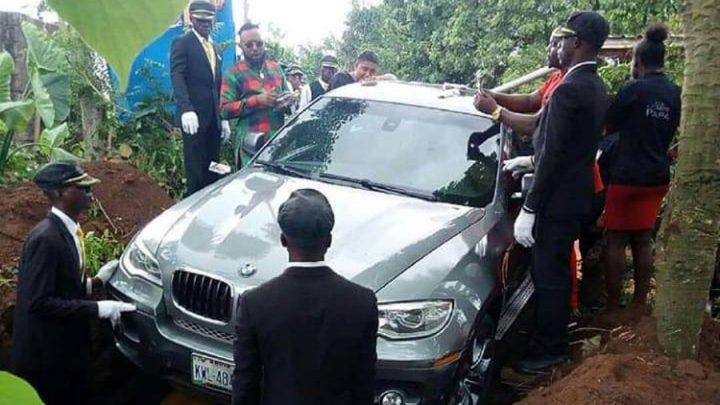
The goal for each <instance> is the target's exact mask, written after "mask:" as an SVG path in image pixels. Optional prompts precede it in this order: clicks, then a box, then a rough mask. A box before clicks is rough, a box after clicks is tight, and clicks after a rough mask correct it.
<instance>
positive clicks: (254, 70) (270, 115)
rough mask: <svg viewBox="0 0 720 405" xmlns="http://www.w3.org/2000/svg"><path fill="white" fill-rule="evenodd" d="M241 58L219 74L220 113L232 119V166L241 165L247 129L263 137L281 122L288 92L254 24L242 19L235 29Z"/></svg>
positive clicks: (282, 75) (225, 117) (280, 71)
mask: <svg viewBox="0 0 720 405" xmlns="http://www.w3.org/2000/svg"><path fill="white" fill-rule="evenodd" d="M238 36H239V38H240V43H239V45H240V48H241V49H242V53H243V60H241V61H239V62H237V63H236V64H235V65H234V66H233V67H232V68H230V69H229V70H228V71H227V72H226V73H225V76H224V77H223V81H222V87H221V89H220V114H221V115H222V117H223V118H224V119H227V120H235V124H234V131H233V132H234V134H235V136H234V137H233V153H234V155H235V164H236V167H238V168H239V167H240V166H241V165H242V160H241V159H242V158H243V156H242V149H241V146H242V140H243V138H244V137H245V135H246V134H247V133H249V132H261V133H264V134H265V135H266V139H269V138H270V137H272V135H273V134H274V133H275V131H277V130H278V129H280V127H281V126H282V125H283V123H284V122H285V110H286V109H285V107H287V102H288V101H289V99H290V98H291V97H290V93H289V88H288V87H287V82H286V81H285V74H284V72H283V70H282V68H281V67H280V65H279V64H278V63H277V62H275V61H273V60H269V59H267V58H266V54H265V42H264V41H263V39H262V35H261V34H260V29H259V27H258V26H257V25H256V24H253V23H250V22H248V23H245V24H244V25H243V26H242V27H240V30H239V31H238Z"/></svg>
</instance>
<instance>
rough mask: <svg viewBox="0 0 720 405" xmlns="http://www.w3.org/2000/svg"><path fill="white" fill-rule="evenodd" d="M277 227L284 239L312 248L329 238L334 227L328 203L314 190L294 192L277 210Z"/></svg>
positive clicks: (332, 215) (307, 189) (333, 217)
mask: <svg viewBox="0 0 720 405" xmlns="http://www.w3.org/2000/svg"><path fill="white" fill-rule="evenodd" d="M278 225H280V230H281V231H282V233H283V235H285V237H286V238H288V239H291V240H292V241H293V242H294V243H297V244H300V245H306V246H312V245H314V244H315V242H317V241H319V240H320V239H322V238H324V237H327V236H330V232H331V231H332V229H333V226H334V225H335V215H334V214H333V210H332V207H330V202H328V200H327V198H325V196H324V195H323V194H322V193H321V192H319V191H317V190H314V189H311V188H304V189H300V190H295V191H293V192H292V194H290V197H289V198H288V199H287V201H285V202H284V203H282V205H281V206H280V209H279V210H278Z"/></svg>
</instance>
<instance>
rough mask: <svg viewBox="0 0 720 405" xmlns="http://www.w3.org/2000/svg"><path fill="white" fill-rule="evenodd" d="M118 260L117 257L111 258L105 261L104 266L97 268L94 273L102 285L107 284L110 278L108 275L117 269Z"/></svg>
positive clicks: (110, 275)
mask: <svg viewBox="0 0 720 405" xmlns="http://www.w3.org/2000/svg"><path fill="white" fill-rule="evenodd" d="M118 263H119V262H118V261H117V259H113V260H111V261H109V262H107V263H106V264H105V265H104V266H102V267H101V268H100V270H98V272H97V274H96V275H95V278H97V279H98V280H100V281H102V283H103V285H105V284H107V282H108V280H110V277H112V275H113V274H114V273H115V270H117V267H118Z"/></svg>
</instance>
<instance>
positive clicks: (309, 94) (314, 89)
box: [298, 55, 339, 108]
mask: <svg viewBox="0 0 720 405" xmlns="http://www.w3.org/2000/svg"><path fill="white" fill-rule="evenodd" d="M338 67H339V64H338V60H337V58H336V57H334V56H332V55H325V56H323V57H322V59H320V77H318V78H317V79H315V80H314V81H312V82H310V83H309V84H306V85H305V86H303V88H302V91H301V93H300V103H299V106H298V108H304V107H305V106H306V105H308V104H310V102H312V101H313V100H315V99H316V98H318V97H320V96H322V95H323V94H325V93H326V92H327V91H328V90H329V89H330V82H331V81H332V78H333V76H335V73H337V70H338Z"/></svg>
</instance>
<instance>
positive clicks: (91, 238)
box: [85, 229, 124, 276]
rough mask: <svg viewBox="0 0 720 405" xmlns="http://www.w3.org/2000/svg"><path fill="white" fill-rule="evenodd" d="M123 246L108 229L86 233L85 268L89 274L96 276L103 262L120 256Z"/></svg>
mask: <svg viewBox="0 0 720 405" xmlns="http://www.w3.org/2000/svg"><path fill="white" fill-rule="evenodd" d="M123 248H124V246H123V245H122V243H120V242H119V241H118V240H117V239H115V236H113V234H112V232H110V231H109V230H107V229H106V230H104V231H103V232H102V233H101V234H96V233H95V232H88V233H87V234H86V235H85V269H86V271H87V274H88V276H94V275H95V274H97V271H98V270H100V267H101V266H102V265H103V264H105V263H107V262H108V261H110V260H112V259H117V258H119V257H120V254H121V253H122V251H123Z"/></svg>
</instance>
